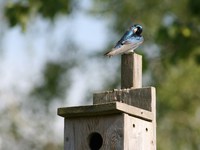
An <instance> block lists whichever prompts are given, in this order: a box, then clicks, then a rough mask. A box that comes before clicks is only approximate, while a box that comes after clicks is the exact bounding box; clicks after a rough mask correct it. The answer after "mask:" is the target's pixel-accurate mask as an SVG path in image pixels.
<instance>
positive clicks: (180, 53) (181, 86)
mask: <svg viewBox="0 0 200 150" xmlns="http://www.w3.org/2000/svg"><path fill="white" fill-rule="evenodd" d="M82 3H84V4H85V5H84V6H83V5H82ZM1 4H2V5H1V12H2V16H1V18H2V21H3V23H1V24H2V29H1V34H0V35H1V38H0V39H2V37H3V36H4V35H5V33H6V31H9V30H11V29H13V28H16V26H17V27H20V28H21V32H22V34H24V35H25V36H26V34H27V33H29V36H28V37H29V39H30V41H29V42H30V43H32V42H34V40H35V41H37V40H36V39H37V38H38V37H39V36H38V35H40V34H41V32H42V34H43V35H47V36H45V37H46V38H47V39H46V41H47V42H46V44H47V45H48V46H47V47H48V49H49V51H47V52H48V53H51V54H49V55H50V56H49V55H48V56H49V58H48V59H46V61H44V63H43V65H41V72H40V73H41V74H40V76H39V77H38V76H36V79H34V80H33V81H32V82H33V83H32V84H31V86H30V89H29V90H28V91H26V92H17V93H16V94H17V95H20V96H19V99H20V100H19V101H17V102H16V101H15V104H14V103H11V104H10V105H7V107H4V108H2V110H1V112H0V119H1V122H3V123H2V124H1V125H0V132H1V145H2V148H3V149H11V148H13V147H15V148H16V144H18V146H17V149H48V150H49V149H54V150H55V149H60V148H61V147H62V141H60V140H62V138H60V139H59V140H56V135H58V134H62V131H63V129H62V128H61V129H59V132H60V133H53V132H52V129H53V128H55V125H53V124H51V123H52V122H55V121H56V118H57V116H56V110H52V109H55V108H56V107H60V106H61V105H66V104H67V101H73V100H72V99H70V98H71V97H70V95H71V94H74V93H73V92H72V90H70V89H79V90H81V92H80V93H79V95H80V98H81V99H82V101H81V102H80V103H79V104H81V103H82V104H83V103H84V104H86V103H88V102H90V100H91V97H92V93H93V92H95V90H105V89H112V88H118V87H119V84H120V72H119V67H120V66H119V65H120V60H119V58H120V57H119V56H117V57H115V58H111V59H108V58H104V57H103V56H102V55H103V54H104V52H106V51H107V50H108V49H109V48H111V47H112V46H113V44H114V43H115V42H116V41H117V40H118V39H119V38H120V37H121V35H122V34H123V33H124V31H125V30H126V29H127V28H128V27H129V26H130V25H131V24H133V23H139V24H141V25H142V26H143V28H144V32H143V35H144V38H145V42H144V44H143V46H141V47H140V48H138V49H137V50H136V52H137V53H140V54H142V55H143V59H144V67H143V68H144V72H143V73H144V86H147V85H153V86H155V87H156V89H157V145H158V146H157V147H158V149H160V150H168V149H170V150H177V149H183V150H184V149H187V150H188V149H191V150H196V149H200V143H199V141H200V137H199V134H200V127H199V126H200V92H199V87H200V77H199V74H200V68H199V65H200V38H199V34H200V20H199V17H200V1H199V0H178V1H172V0H165V1H160V0H154V1H138V0H125V1H120V2H119V1H116V0H94V1H90V0H85V1H84V2H81V1H78V0H75V1H72V0H66V1H64V0H57V1H53V0H26V1H25V0H18V1H12V0H10V1H6V0H4V1H2V2H1ZM78 13H80V14H81V13H82V14H85V16H89V17H92V18H94V20H96V21H97V20H98V21H101V22H104V24H106V25H105V28H106V29H105V30H104V31H105V32H106V33H104V34H105V35H106V36H105V37H104V39H105V41H104V43H103V44H104V45H102V46H101V47H94V48H90V49H87V47H85V49H84V45H83V43H81V44H80V42H77V41H76V38H77V36H76V34H75V33H74V32H73V31H75V30H78V29H77V28H79V27H80V26H82V24H81V22H78V23H79V24H77V26H69V25H68V28H70V29H69V31H70V30H72V31H71V32H69V31H68V32H61V33H60V34H59V35H58V37H62V38H61V40H60V39H59V40H60V45H59V46H55V45H56V38H58V37H52V35H51V34H52V32H51V31H52V30H53V31H54V30H56V28H62V26H65V24H62V25H61V26H59V25H57V24H58V22H60V21H61V22H62V20H63V18H65V19H68V20H67V21H69V22H70V21H71V20H70V19H73V18H74V17H76V14H78ZM38 20H39V21H42V24H47V25H46V26H45V29H44V28H42V27H41V26H38V25H37V24H36V25H35V22H38ZM33 26H34V27H33ZM92 27H93V24H89V25H88V26H87V28H86V29H87V32H88V33H89V32H91V34H87V32H84V31H81V32H83V33H82V34H81V35H82V38H83V39H84V38H86V39H96V40H98V38H99V37H100V36H101V35H100V33H99V32H97V33H96V32H92V31H93V30H92ZM3 29H4V30H3ZM85 33H86V34H85ZM37 34H38V35H37ZM89 35H90V36H89ZM0 42H1V43H2V41H0ZM84 44H88V45H92V44H93V43H92V42H91V43H90V41H89V42H88V43H87V42H86V43H84ZM29 48H30V49H31V51H36V50H37V49H35V48H33V47H31V46H30V47H29ZM1 49H2V48H1ZM30 49H27V51H30ZM1 51H2V52H1V53H5V52H4V50H3V49H2V50H1ZM5 51H6V49H5ZM52 55H53V56H52ZM19 59H20V58H19ZM22 67H23V66H22ZM29 69H31V68H29ZM108 70H109V71H108ZM29 72H31V70H29ZM91 74H92V75H91ZM75 80H76V85H75ZM13 90H14V91H16V89H13ZM9 94H10V93H9ZM14 98H16V97H15V95H14ZM57 131H58V130H57ZM30 136H31V137H30ZM8 145H9V146H8Z"/></svg>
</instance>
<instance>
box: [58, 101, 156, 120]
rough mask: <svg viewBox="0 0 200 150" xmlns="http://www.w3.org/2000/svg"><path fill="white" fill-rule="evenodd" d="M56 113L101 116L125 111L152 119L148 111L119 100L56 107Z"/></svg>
mask: <svg viewBox="0 0 200 150" xmlns="http://www.w3.org/2000/svg"><path fill="white" fill-rule="evenodd" d="M57 113H58V115H59V116H62V117H65V118H72V117H86V116H102V115H108V114H116V113H127V114H129V115H131V116H135V117H137V118H141V119H144V120H147V121H152V119H153V114H152V112H150V111H147V110H144V109H140V108H137V107H133V106H130V105H127V104H124V103H120V102H111V103H107V104H97V105H87V106H78V107H64V108H58V112H57Z"/></svg>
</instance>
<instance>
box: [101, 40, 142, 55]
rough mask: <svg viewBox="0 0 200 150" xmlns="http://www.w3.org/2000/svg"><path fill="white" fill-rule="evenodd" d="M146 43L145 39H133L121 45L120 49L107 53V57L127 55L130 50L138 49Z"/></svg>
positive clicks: (115, 48)
mask: <svg viewBox="0 0 200 150" xmlns="http://www.w3.org/2000/svg"><path fill="white" fill-rule="evenodd" d="M143 41H144V39H143V37H134V36H133V37H131V38H129V39H127V40H125V41H123V44H120V45H119V46H118V47H114V48H113V49H112V50H111V51H109V52H107V53H106V54H105V55H106V56H109V57H111V56H113V55H117V54H122V53H125V52H127V51H129V50H134V49H136V48H137V47H138V46H139V45H140V44H142V42H143Z"/></svg>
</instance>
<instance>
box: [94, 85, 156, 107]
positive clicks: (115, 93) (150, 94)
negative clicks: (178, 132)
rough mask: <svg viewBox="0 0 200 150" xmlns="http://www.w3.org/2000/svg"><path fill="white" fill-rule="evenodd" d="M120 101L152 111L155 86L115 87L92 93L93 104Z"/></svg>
mask: <svg viewBox="0 0 200 150" xmlns="http://www.w3.org/2000/svg"><path fill="white" fill-rule="evenodd" d="M116 101H117V102H122V103H126V104H128V105H131V106H134V107H138V108H141V109H145V110H148V111H152V103H153V101H155V88H154V87H145V88H128V89H119V90H118V89H115V90H112V91H104V92H101V93H94V94H93V104H102V103H109V102H116Z"/></svg>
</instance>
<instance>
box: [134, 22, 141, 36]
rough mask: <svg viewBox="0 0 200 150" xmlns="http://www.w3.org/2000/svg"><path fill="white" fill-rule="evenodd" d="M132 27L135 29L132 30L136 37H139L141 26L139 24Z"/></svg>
mask: <svg viewBox="0 0 200 150" xmlns="http://www.w3.org/2000/svg"><path fill="white" fill-rule="evenodd" d="M134 27H135V29H134V32H135V34H136V35H141V33H142V26H141V25H139V24H135V25H134Z"/></svg>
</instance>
